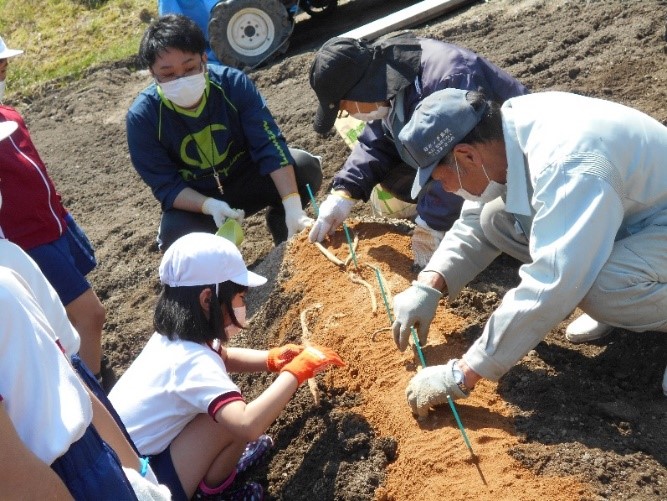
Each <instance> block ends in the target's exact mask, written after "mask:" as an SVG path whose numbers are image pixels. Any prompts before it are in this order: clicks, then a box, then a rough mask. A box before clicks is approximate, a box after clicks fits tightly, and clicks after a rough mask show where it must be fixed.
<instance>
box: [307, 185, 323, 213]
mask: <svg viewBox="0 0 667 501" xmlns="http://www.w3.org/2000/svg"><path fill="white" fill-rule="evenodd" d="M306 189H307V190H308V196H310V203H311V204H312V205H313V209H315V216H316V217H317V214H318V213H319V212H320V208H319V207H318V206H317V202H316V201H315V196H314V195H313V190H311V189H310V185H309V184H306Z"/></svg>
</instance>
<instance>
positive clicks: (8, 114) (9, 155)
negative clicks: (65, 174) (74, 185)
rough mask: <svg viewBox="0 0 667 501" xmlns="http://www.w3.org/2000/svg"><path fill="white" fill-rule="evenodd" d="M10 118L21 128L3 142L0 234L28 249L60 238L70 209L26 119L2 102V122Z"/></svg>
mask: <svg viewBox="0 0 667 501" xmlns="http://www.w3.org/2000/svg"><path fill="white" fill-rule="evenodd" d="M7 120H14V121H15V122H16V123H18V129H17V130H16V131H15V132H14V133H12V135H11V136H9V137H8V138H7V139H5V140H4V141H0V193H2V208H1V209H0V233H2V234H4V236H5V238H7V239H9V240H10V241H12V242H14V243H15V244H16V245H18V246H19V247H21V248H22V249H24V250H28V249H32V248H33V247H37V246H38V245H42V244H46V243H49V242H53V241H54V240H57V239H58V238H60V236H61V235H62V234H63V232H64V231H65V229H66V228H67V223H66V222H65V216H66V215H67V210H66V209H65V208H64V207H63V205H62V203H61V201H60V194H59V193H58V192H57V191H56V188H55V186H54V185H53V181H52V180H51V178H50V177H49V174H48V173H47V172H46V165H44V162H43V161H42V159H41V158H40V156H39V153H37V149H36V148H35V145H34V144H33V143H32V139H31V138H30V133H29V132H28V129H27V128H26V125H25V122H24V121H23V118H22V117H21V115H20V114H19V113H18V112H17V111H16V110H15V109H14V108H10V107H9V106H2V105H0V121H2V122H4V121H7Z"/></svg>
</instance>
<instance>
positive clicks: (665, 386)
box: [662, 367, 667, 397]
mask: <svg viewBox="0 0 667 501" xmlns="http://www.w3.org/2000/svg"><path fill="white" fill-rule="evenodd" d="M662 392H663V393H664V394H665V396H666V397H667V367H665V374H664V375H663V376H662Z"/></svg>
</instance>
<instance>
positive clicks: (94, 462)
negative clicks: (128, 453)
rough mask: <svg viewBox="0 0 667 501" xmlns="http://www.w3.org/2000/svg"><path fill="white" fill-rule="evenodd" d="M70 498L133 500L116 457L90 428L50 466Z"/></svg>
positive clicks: (132, 493) (91, 427) (130, 489)
mask: <svg viewBox="0 0 667 501" xmlns="http://www.w3.org/2000/svg"><path fill="white" fill-rule="evenodd" d="M51 469H52V470H53V471H55V472H56V473H57V474H58V476H59V477H60V479H61V480H62V481H63V483H64V484H65V485H66V486H67V489H69V492H70V494H72V497H73V498H74V499H109V500H112V499H113V500H123V501H124V500H128V501H129V500H136V499H137V496H136V495H135V494H134V490H133V489H132V485H130V482H129V480H128V479H127V477H126V476H125V472H123V469H122V466H121V464H120V460H119V459H118V456H117V455H116V453H115V452H114V451H113V449H112V448H111V447H109V446H108V445H107V444H106V443H105V442H104V441H103V440H102V439H101V438H100V436H99V435H98V434H97V431H95V428H94V427H93V426H92V425H90V426H89V427H88V429H87V430H86V432H85V433H84V434H83V437H81V438H80V439H79V440H77V441H76V442H74V443H73V444H72V445H70V448H69V449H68V451H67V452H66V453H65V454H63V455H62V456H60V457H59V458H58V459H56V460H55V461H54V462H53V464H52V465H51Z"/></svg>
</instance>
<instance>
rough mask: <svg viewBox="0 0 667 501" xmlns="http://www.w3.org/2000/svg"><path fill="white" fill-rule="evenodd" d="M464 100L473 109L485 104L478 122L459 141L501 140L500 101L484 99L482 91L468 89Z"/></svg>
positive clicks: (471, 142)
mask: <svg viewBox="0 0 667 501" xmlns="http://www.w3.org/2000/svg"><path fill="white" fill-rule="evenodd" d="M466 100H467V101H468V102H469V103H470V106H472V107H473V108H474V109H475V111H477V110H479V109H481V108H482V107H483V106H486V111H485V112H484V114H483V115H482V118H481V120H480V121H479V123H478V124H477V125H476V126H475V127H474V128H473V129H472V130H471V131H470V132H468V135H467V136H466V137H464V138H463V139H461V141H459V143H467V144H474V143H488V142H491V141H502V140H503V123H502V116H501V114H500V106H501V105H500V103H498V102H496V101H492V100H489V99H486V96H485V95H484V93H483V92H477V91H469V92H468V93H466Z"/></svg>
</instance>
